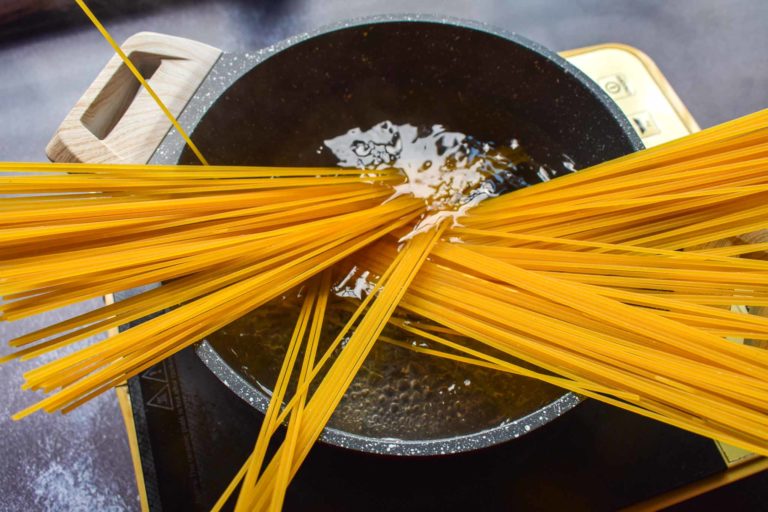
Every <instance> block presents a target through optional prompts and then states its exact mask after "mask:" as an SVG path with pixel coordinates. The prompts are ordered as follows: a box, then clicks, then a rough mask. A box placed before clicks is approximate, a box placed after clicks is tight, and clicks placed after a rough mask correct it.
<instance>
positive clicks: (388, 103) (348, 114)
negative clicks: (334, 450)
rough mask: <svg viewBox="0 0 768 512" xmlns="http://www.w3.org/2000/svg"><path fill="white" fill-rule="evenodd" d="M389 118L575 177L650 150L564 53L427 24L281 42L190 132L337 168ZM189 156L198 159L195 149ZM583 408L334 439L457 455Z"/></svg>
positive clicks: (290, 160) (228, 372) (543, 408)
mask: <svg viewBox="0 0 768 512" xmlns="http://www.w3.org/2000/svg"><path fill="white" fill-rule="evenodd" d="M230 57H231V56H230ZM384 120H389V121H392V122H393V123H395V124H405V123H410V124H412V125H416V126H427V127H428V126H432V125H434V124H438V123H439V124H442V125H444V126H445V127H446V128H447V129H449V130H453V131H460V132H463V133H465V134H471V135H472V136H474V137H476V138H478V139H480V140H485V141H497V142H508V141H509V140H510V139H511V138H516V139H518V140H520V141H521V143H522V144H523V145H524V147H525V148H526V149H527V150H528V152H529V153H530V154H531V155H532V156H533V157H534V159H536V160H538V161H539V162H542V163H550V162H551V163H562V155H563V154H566V155H568V156H569V157H570V158H571V159H572V160H573V162H575V165H576V168H584V167H587V166H590V165H593V164H596V163H599V162H602V161H605V160H608V159H612V158H615V157H618V156H621V155H624V154H627V153H629V152H632V151H634V150H637V149H639V148H641V147H642V145H641V144H640V142H639V139H638V138H637V136H636V135H635V134H634V132H633V131H632V129H631V128H630V126H629V124H628V122H627V121H626V119H625V118H624V116H623V114H621V112H620V111H619V110H618V108H617V107H616V106H615V105H614V104H613V103H612V102H611V101H610V100H609V99H608V98H607V97H606V96H605V95H603V94H602V92H600V91H599V89H597V87H596V86H595V85H594V84H593V83H592V82H591V81H589V80H588V79H587V78H586V77H584V76H583V75H582V74H581V73H580V72H578V71H577V70H575V69H574V68H573V67H572V66H570V65H568V64H567V63H566V62H565V61H563V60H562V59H560V58H559V57H558V56H557V55H555V54H553V53H551V52H549V51H547V50H546V49H543V48H541V47H539V46H538V45H535V44H533V43H530V42H529V41H527V40H524V39H522V38H519V37H517V36H511V35H508V34H498V33H493V32H491V31H489V29H487V28H484V27H480V28H478V27H466V26H461V25H460V24H458V23H438V22H432V21H424V20H422V21H401V22H391V21H388V22H365V23H363V24H360V25H354V26H349V27H343V28H336V29H332V30H330V31H325V32H321V33H318V34H315V35H313V36H312V37H309V38H305V39H303V40H300V41H299V42H298V43H295V44H292V45H291V44H285V45H283V47H282V48H280V49H279V51H276V52H275V53H273V54H272V55H271V56H269V57H268V58H267V59H266V60H258V59H257V61H256V62H254V63H253V64H252V67H251V68H250V69H249V70H247V71H246V72H245V73H244V74H243V75H242V76H241V77H240V78H239V79H237V80H235V81H234V83H233V84H232V85H231V86H230V87H228V88H227V89H226V90H224V92H223V93H222V94H221V95H220V96H219V98H218V99H217V100H216V101H215V102H214V103H213V105H212V106H211V107H210V108H208V109H207V110H206V111H205V112H204V114H203V115H202V117H201V118H200V120H199V122H198V124H197V126H196V128H195V129H194V132H193V133H192V137H193V139H194V140H195V142H196V144H197V145H198V146H199V147H200V149H201V151H202V152H203V154H205V155H206V157H207V159H208V160H209V161H210V162H211V163H217V164H252V165H278V166H286V165H295V166H334V165H336V159H335V158H334V157H333V155H332V154H331V153H330V152H329V151H319V152H318V148H319V147H321V146H322V144H323V141H324V140H326V139H329V138H331V137H334V136H336V135H339V134H343V133H346V132H347V131H348V130H349V129H351V128H354V127H361V128H362V129H363V130H365V129H368V128H370V127H371V126H373V125H375V124H378V123H380V122H382V121H384ZM179 161H180V162H181V163H197V162H196V159H195V157H194V155H192V153H191V152H190V151H189V150H188V149H185V150H184V151H183V153H182V155H181V157H180V160H179ZM253 343H259V340H258V339H254V340H253ZM216 347H217V345H216V343H215V342H214V343H213V347H211V345H209V344H207V343H205V344H204V347H203V348H204V350H203V352H204V355H203V356H202V357H203V360H204V361H205V362H206V364H208V365H209V367H211V368H212V370H213V371H214V372H215V373H216V374H217V375H218V376H219V377H220V378H221V379H222V380H224V381H225V382H226V383H227V385H229V386H230V388H232V389H233V390H234V391H235V392H237V393H238V394H239V395H240V396H242V397H244V398H247V399H248V400H249V401H251V403H253V404H254V405H255V406H257V407H260V408H263V407H264V405H265V404H266V400H267V398H266V395H265V394H264V393H262V392H261V391H260V390H259V389H258V386H255V385H254V382H253V379H252V378H250V380H249V377H247V376H246V377H244V376H243V375H242V372H241V371H240V369H239V367H238V361H237V360H236V358H235V359H233V357H232V355H231V354H224V353H223V352H222V353H221V354H219V353H218V352H217V348H216ZM377 348H378V347H377ZM257 377H258V375H257ZM505 378H513V377H506V376H505ZM238 379H239V380H238ZM235 381H237V382H239V383H235V384H232V383H233V382H235ZM263 382H264V383H265V384H266V383H268V384H269V385H271V382H270V381H268V380H264V381H263ZM577 402H578V398H575V397H573V395H570V394H568V393H564V392H560V391H558V392H556V393H554V394H552V395H551V396H550V397H549V398H548V399H547V402H546V403H544V404H534V405H531V406H530V410H526V411H524V413H521V414H520V416H519V417H517V418H511V421H510V422H505V423H504V424H500V425H486V426H484V427H483V428H478V429H476V430H474V431H466V432H445V433H443V434H440V433H439V432H438V433H434V432H431V433H429V434H428V435H427V434H425V435H424V436H422V437H419V436H418V435H398V431H397V430H396V427H393V428H395V430H394V431H384V432H382V431H376V432H373V431H370V430H369V429H367V428H366V427H365V426H364V425H363V426H359V428H358V426H355V425H350V424H348V423H344V422H343V421H335V420H334V418H335V417H334V418H332V421H331V424H330V425H329V426H330V427H332V428H329V429H326V432H325V434H324V439H325V440H326V441H329V442H331V443H334V444H338V445H341V446H347V447H351V448H353V449H358V450H364V451H372V452H380V453H390V454H404V455H412V454H416V455H425V454H430V453H452V452H458V451H465V450H470V449H474V448H479V447H483V446H489V445H492V444H496V443H499V442H502V441H505V440H507V439H510V438H512V437H517V436H518V435H521V434H524V433H526V432H528V431H530V430H532V429H533V428H536V427H538V426H540V425H541V424H544V423H546V422H547V421H549V420H551V419H552V418H554V417H556V416H557V415H558V414H560V413H561V412H563V411H564V410H567V409H568V408H570V407H571V406H573V404H575V403H577ZM532 403H533V402H532ZM465 413H468V414H471V413H472V411H465ZM336 420H338V418H336ZM334 421H335V423H334ZM394 424H395V423H394V422H393V425H394Z"/></svg>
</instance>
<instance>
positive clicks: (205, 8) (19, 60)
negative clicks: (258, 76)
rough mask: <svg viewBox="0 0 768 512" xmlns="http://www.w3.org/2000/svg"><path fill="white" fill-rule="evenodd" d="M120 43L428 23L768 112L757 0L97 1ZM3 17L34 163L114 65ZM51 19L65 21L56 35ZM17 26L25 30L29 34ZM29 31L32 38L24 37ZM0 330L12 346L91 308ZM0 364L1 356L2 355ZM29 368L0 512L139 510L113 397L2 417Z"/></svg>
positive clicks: (0, 47)
mask: <svg viewBox="0 0 768 512" xmlns="http://www.w3.org/2000/svg"><path fill="white" fill-rule="evenodd" d="M93 3H94V4H95V5H96V7H100V10H99V11H97V12H100V13H102V14H103V16H104V21H105V24H106V25H107V27H108V29H109V30H110V31H111V32H112V34H113V35H114V36H115V38H116V39H117V40H118V41H121V40H124V39H125V38H127V37H128V36H130V35H131V34H133V33H135V32H138V31H142V30H150V31H155V32H163V33H168V34H173V35H177V36H182V37H188V38H192V39H196V40H198V41H202V42H205V43H208V44H210V45H213V46H216V47H219V48H222V49H224V50H227V51H237V50H254V49H258V48H261V47H264V46H267V45H269V44H272V43H274V42H276V41H278V40H280V39H283V38H285V37H288V36H290V35H293V34H296V33H298V32H303V31H306V30H309V29H312V28H316V27H318V26H321V25H324V24H328V23H332V22H334V21H337V20H340V19H344V18H351V17H358V16H364V15H370V14H385V13H406V12H408V13H416V12H419V13H430V14H439V15H447V16H455V17H462V18H471V19H474V20H478V21H483V22H486V23H490V24H492V25H495V26H498V27H501V28H504V29H506V30H509V31H514V32H518V33H520V34H522V35H525V36H526V37H528V38H530V39H533V40H535V41H538V42H540V43H542V44H544V45H545V46H548V47H550V48H552V49H554V50H565V49H570V48H576V47H581V46H588V45H593V44H598V43H604V42H622V43H626V44H630V45H633V46H636V47H638V48H640V49H641V50H643V51H645V52H646V53H647V54H648V55H650V56H651V58H653V59H654V60H655V61H656V63H657V64H658V65H659V67H660V68H661V70H662V72H663V73H664V74H665V75H666V77H667V78H668V80H669V81H670V83H671V84H672V86H673V87H674V88H675V89H676V91H677V93H678V94H679V95H680V97H681V98H682V100H683V102H684V103H685V104H686V105H687V106H688V108H689V110H690V111H691V113H692V114H693V116H694V117H695V118H696V119H697V120H698V122H699V124H700V125H701V126H702V127H707V126H711V125H713V124H717V123H720V122H723V121H726V120H729V119H732V118H734V117H737V116H740V115H744V114H747V113H750V112H753V111H756V110H759V109H762V108H765V107H766V106H768V105H767V103H768V102H767V101H766V89H767V88H768V57H766V54H765V49H766V48H768V30H767V29H768V1H766V0H739V1H736V0H734V1H724V0H672V1H663V0H656V1H652V0H645V1H640V0H635V1H624V2H620V1H615V0H614V1H608V0H606V1H600V0H519V1H513V0H508V1H504V0H475V1H472V2H469V1H467V2H462V1H457V0H445V1H442V2H440V1H436V0H432V1H430V0H386V1H385V0H359V1H349V0H346V1H344V0H324V1H323V0H287V1H251V2H248V1H235V0H231V1H210V2H191V1H188V2H185V1H179V0H167V1H155V2H149V1H146V0H145V1H142V2H138V3H133V4H131V7H130V9H128V8H123V7H121V5H123V4H126V5H128V2H115V3H108V2H103V1H102V2H96V1H94V2H93ZM2 15H3V12H2V10H0V41H2V42H0V78H2V80H0V119H2V123H0V158H2V159H3V160H5V161H39V160H43V159H44V158H45V155H44V148H45V145H46V143H47V142H48V140H49V139H50V137H51V135H52V134H53V132H54V130H55V129H56V127H57V126H58V124H59V123H60V122H61V120H62V119H63V118H64V116H65V115H66V113H67V112H68V111H69V109H70V108H71V107H72V106H73V105H74V103H75V102H76V101H77V99H78V98H79V97H80V95H81V94H82V93H83V91H85V89H86V87H87V86H88V85H89V84H90V82H91V81H92V80H93V78H94V77H95V76H96V74H97V73H98V71H99V70H100V69H101V68H102V66H103V65H104V64H105V63H106V61H107V60H108V59H109V57H110V55H111V50H110V48H109V47H108V46H107V44H106V43H105V42H104V41H103V40H102V39H101V36H100V35H99V34H98V33H97V32H96V31H95V30H94V29H93V28H92V27H91V26H89V25H87V24H85V23H73V22H72V19H77V16H79V14H78V13H76V12H72V10H71V9H70V10H69V11H61V12H57V11H52V12H51V13H48V14H47V15H46V16H47V18H46V19H47V20H50V22H49V23H46V24H42V25H41V24H30V23H28V21H29V20H27V21H26V22H25V21H23V20H22V21H21V22H13V23H12V24H9V23H5V24H4V23H3V19H2ZM57 15H60V16H61V19H62V20H66V23H64V22H62V23H61V24H59V23H56V16H57ZM25 23H26V24H25ZM25 27H28V28H25ZM93 306H94V303H93V302H90V303H85V304H79V305H76V306H73V307H70V308H67V309H66V310H63V311H61V312H56V313H55V314H46V315H43V317H42V318H35V319H32V320H29V321H20V322H17V323H15V324H0V339H1V340H2V341H3V342H6V341H7V340H8V339H10V338H12V337H15V336H17V335H18V334H20V333H23V332H27V331H29V330H31V329H33V328H35V327H36V326H41V325H43V324H47V323H50V322H53V321H56V320H58V319H60V318H63V317H66V316H70V315H73V314H76V313H77V312H81V311H84V310H86V309H88V308H90V307H93ZM4 353H7V349H5V348H4V347H3V348H2V349H0V354H4ZM33 366H35V364H34V363H24V364H19V363H12V364H8V365H5V366H0V384H1V385H2V386H3V390H4V393H3V394H2V395H0V432H2V433H3V443H2V444H0V495H2V496H3V499H2V501H1V502H0V510H8V511H11V510H56V511H60V510H138V508H139V502H138V498H137V491H136V486H135V482H134V477H133V469H132V465H131V461H130V453H129V450H128V444H127V442H126V439H125V430H124V427H123V423H122V419H121V417H120V412H119V409H118V407H117V403H116V399H115V397H114V394H113V393H108V394H106V395H103V396H101V397H99V398H98V399H96V400H94V401H93V402H91V403H89V404H88V405H86V406H85V407H82V408H80V409H78V410H77V411H75V412H74V413H72V414H70V415H67V416H58V415H57V416H46V415H44V414H37V415H34V416H32V417H30V418H27V419H26V420H24V421H22V422H18V423H14V422H12V421H11V420H10V419H9V415H10V414H11V413H13V412H15V411H17V410H19V409H20V408H22V407H23V406H25V405H27V404H30V403H32V402H33V401H34V400H35V396H34V395H33V394H31V393H23V392H21V391H19V389H18V388H19V386H20V384H21V381H22V377H21V375H22V373H23V371H25V370H26V369H29V368H31V367H33Z"/></svg>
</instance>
